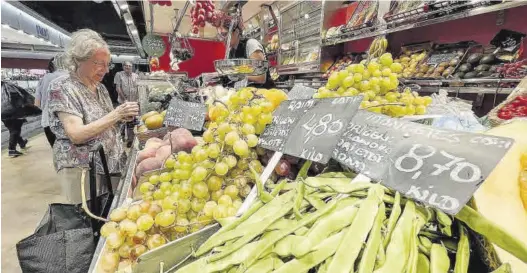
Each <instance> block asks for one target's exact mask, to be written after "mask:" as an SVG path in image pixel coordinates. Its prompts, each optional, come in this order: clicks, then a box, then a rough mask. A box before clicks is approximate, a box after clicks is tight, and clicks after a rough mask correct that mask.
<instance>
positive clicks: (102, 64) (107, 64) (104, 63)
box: [92, 61, 112, 68]
mask: <svg viewBox="0 0 527 273" xmlns="http://www.w3.org/2000/svg"><path fill="white" fill-rule="evenodd" d="M92 62H93V64H95V65H96V66H99V67H104V68H110V67H111V66H112V63H111V62H109V63H107V62H104V61H92Z"/></svg>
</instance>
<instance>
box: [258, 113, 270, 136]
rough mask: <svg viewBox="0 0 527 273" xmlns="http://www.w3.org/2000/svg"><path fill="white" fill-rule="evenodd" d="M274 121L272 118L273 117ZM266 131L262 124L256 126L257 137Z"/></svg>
mask: <svg viewBox="0 0 527 273" xmlns="http://www.w3.org/2000/svg"><path fill="white" fill-rule="evenodd" d="M271 119H272V117H271ZM264 130H265V124H260V123H257V124H256V125H254V131H255V133H256V134H257V135H259V134H261V133H263V132H264Z"/></svg>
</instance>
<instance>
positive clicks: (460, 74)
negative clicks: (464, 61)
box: [454, 72, 465, 79]
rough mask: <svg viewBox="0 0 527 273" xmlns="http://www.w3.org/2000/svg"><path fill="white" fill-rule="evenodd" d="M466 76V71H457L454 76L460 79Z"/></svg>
mask: <svg viewBox="0 0 527 273" xmlns="http://www.w3.org/2000/svg"><path fill="white" fill-rule="evenodd" d="M464 76H465V72H457V73H456V74H454V78H458V79H463V77H464Z"/></svg>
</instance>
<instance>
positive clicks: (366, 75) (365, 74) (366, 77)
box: [362, 70, 371, 80]
mask: <svg viewBox="0 0 527 273" xmlns="http://www.w3.org/2000/svg"><path fill="white" fill-rule="evenodd" d="M370 78H371V72H370V71H368V70H364V72H362V79H364V80H369V79H370Z"/></svg>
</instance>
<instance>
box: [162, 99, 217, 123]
mask: <svg viewBox="0 0 527 273" xmlns="http://www.w3.org/2000/svg"><path fill="white" fill-rule="evenodd" d="M206 112H207V107H206V106H205V104H202V103H196V102H188V101H184V100H180V99H177V98H173V99H172V100H171V101H170V105H169V106H168V109H167V113H166V115H165V121H164V122H163V123H164V124H165V125H168V126H176V127H182V128H185V129H189V130H195V131H201V130H202V129H203V123H204V122H205V115H206Z"/></svg>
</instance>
